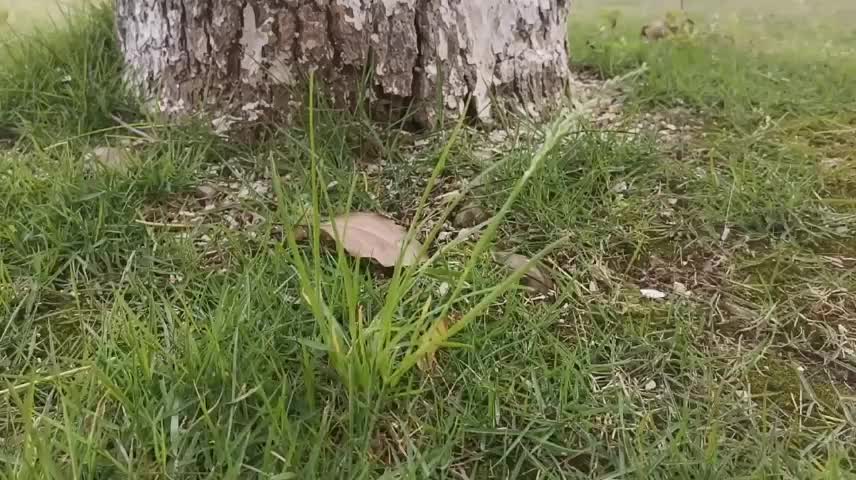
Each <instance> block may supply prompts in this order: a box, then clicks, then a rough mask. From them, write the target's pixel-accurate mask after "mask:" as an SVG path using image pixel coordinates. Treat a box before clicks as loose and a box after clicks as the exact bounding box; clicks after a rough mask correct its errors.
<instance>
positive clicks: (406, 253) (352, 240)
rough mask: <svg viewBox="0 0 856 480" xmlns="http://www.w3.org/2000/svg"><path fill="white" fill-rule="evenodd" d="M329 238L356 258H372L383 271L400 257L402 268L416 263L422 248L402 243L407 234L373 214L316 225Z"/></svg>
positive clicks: (352, 215) (412, 241)
mask: <svg viewBox="0 0 856 480" xmlns="http://www.w3.org/2000/svg"><path fill="white" fill-rule="evenodd" d="M319 227H320V228H321V231H323V232H324V233H326V234H327V235H328V236H329V237H330V238H332V239H333V240H336V237H337V234H338V237H339V238H338V241H340V242H342V247H344V249H345V251H346V252H348V253H349V254H351V255H353V256H355V257H357V258H371V259H374V260H375V261H377V262H378V263H380V264H381V265H383V266H384V267H394V266H395V263H396V262H397V261H398V259H399V257H401V264H402V265H403V266H409V265H413V264H415V263H418V262H419V260H420V258H419V252H420V251H421V250H422V245H421V244H420V243H419V242H417V241H416V240H410V242H409V243H407V247H406V248H405V247H404V243H405V240H406V237H407V230H406V229H405V228H404V227H402V226H401V225H398V224H397V223H395V222H393V221H392V220H390V219H388V218H386V217H384V216H381V215H378V214H376V213H366V212H352V213H348V214H345V215H340V216H338V217H336V218H334V219H333V220H332V221H330V222H325V223H322V224H321V225H319Z"/></svg>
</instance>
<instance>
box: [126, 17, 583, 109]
mask: <svg viewBox="0 0 856 480" xmlns="http://www.w3.org/2000/svg"><path fill="white" fill-rule="evenodd" d="M116 5H117V10H116V15H117V30H118V33H119V39H120V42H121V46H122V50H123V53H124V55H125V59H126V62H127V64H128V67H129V68H128V76H129V79H130V80H131V81H132V83H133V84H134V85H136V86H138V87H139V88H140V90H141V91H142V92H144V93H145V94H146V95H148V96H150V97H151V98H152V99H155V100H156V105H157V106H158V108H159V109H160V110H162V111H166V112H169V113H179V114H181V113H186V112H188V111H190V110H193V111H196V110H202V111H207V112H210V113H216V114H221V115H229V116H236V117H239V118H244V119H247V118H248V117H251V116H252V117H258V116H260V115H262V113H260V112H258V111H256V108H263V109H264V110H266V111H265V112H264V115H262V117H267V116H268V115H270V114H284V115H285V119H286V120H288V119H289V117H290V116H291V115H292V114H294V113H295V112H299V114H302V110H301V109H300V106H301V105H302V99H303V98H304V94H303V89H302V85H303V82H302V80H304V79H305V78H306V77H307V76H308V75H309V73H310V72H314V74H315V75H316V78H317V79H318V80H319V82H320V83H321V84H322V85H323V88H324V90H325V93H326V94H327V95H328V96H329V98H330V100H332V102H333V104H334V105H336V106H340V107H343V108H353V107H354V106H355V103H356V101H357V100H356V99H357V98H363V99H367V100H368V101H369V102H370V103H371V105H370V109H371V111H372V112H373V113H375V114H378V115H384V116H388V117H391V118H393V119H394V118H396V117H400V115H402V114H403V112H405V111H406V110H407V108H408V107H409V106H411V104H413V106H415V108H414V109H412V110H413V111H414V112H415V113H416V115H415V120H416V121H417V122H418V123H419V124H421V125H423V126H427V125H430V124H432V123H433V122H434V121H435V120H436V118H438V117H439V116H440V115H441V114H443V115H444V116H445V118H455V117H458V116H460V115H473V116H477V117H478V118H479V119H481V120H483V121H490V119H491V117H492V114H493V111H492V107H493V103H494V101H495V100H499V101H502V102H506V103H509V104H511V105H516V106H518V107H520V109H521V110H523V111H525V112H526V113H528V114H530V115H535V116H537V115H539V114H541V113H542V112H544V111H545V110H547V109H549V108H550V107H551V106H555V105H556V100H557V98H558V97H560V96H561V95H562V94H563V93H564V90H565V85H566V82H567V79H568V54H567V49H566V34H567V24H566V19H567V15H568V9H569V2H568V0H481V1H473V0H280V1H276V2H274V1H271V0H117V1H116ZM366 79H367V80H368V81H366ZM361 87H362V88H365V91H358V88H361ZM438 100H440V101H438ZM468 108H469V110H468V111H467V109H468ZM248 112H249V113H248Z"/></svg>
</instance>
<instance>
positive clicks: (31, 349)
mask: <svg viewBox="0 0 856 480" xmlns="http://www.w3.org/2000/svg"><path fill="white" fill-rule="evenodd" d="M627 18H629V15H628V16H627V17H625V18H624V19H623V21H622V23H620V24H619V27H618V29H617V30H614V31H612V30H608V29H607V30H605V31H600V30H598V24H597V23H596V22H597V21H598V20H596V19H594V17H592V18H589V17H587V16H585V15H580V20H578V21H577V22H576V23H575V25H574V28H573V29H572V31H573V33H574V34H573V35H572V45H573V48H574V52H576V59H575V68H576V69H579V70H585V71H588V72H595V73H596V74H597V75H601V76H604V77H611V76H614V75H620V74H623V73H626V72H628V71H632V70H634V69H637V68H638V67H639V66H640V65H642V64H643V63H645V64H647V66H648V68H647V70H646V71H645V72H644V73H642V74H641V75H639V76H637V77H634V78H633V80H630V81H629V83H627V84H626V86H625V89H626V98H625V100H624V106H623V112H622V115H621V118H619V119H618V120H617V122H618V125H616V126H615V128H609V129H598V128H597V127H596V126H595V125H594V124H593V125H580V126H579V128H575V129H574V130H572V131H571V132H568V133H567V134H566V135H563V136H561V138H557V139H556V140H557V142H556V144H555V145H554V148H551V149H545V150H543V151H542V152H541V153H540V154H536V152H537V151H538V148H539V146H540V145H541V144H542V142H543V141H544V138H545V137H544V136H543V135H542V134H541V133H534V134H531V133H520V134H519V135H518V134H517V133H516V132H517V131H518V128H517V127H516V126H515V125H508V128H507V131H508V132H509V137H510V138H511V140H509V141H508V142H507V145H505V147H507V148H505V147H503V148H501V149H498V150H497V151H493V150H490V149H486V145H488V146H489V144H491V143H495V142H489V141H488V140H487V139H485V138H483V137H484V135H483V134H481V133H479V132H477V131H474V130H471V129H469V128H461V129H459V130H456V131H455V132H454V133H453V132H452V131H448V132H439V133H437V134H435V135H433V136H429V137H425V138H424V139H423V138H419V139H415V140H416V141H415V142H413V141H412V140H411V139H410V137H409V136H408V135H407V134H404V133H400V132H395V131H383V130H379V129H378V130H375V131H372V132H368V131H366V130H365V129H367V128H370V127H368V126H366V125H365V124H364V123H362V122H356V121H353V122H352V121H350V120H349V119H347V118H344V116H342V115H338V116H329V115H326V113H325V112H320V111H319V112H314V118H313V124H312V125H311V127H309V128H306V129H305V130H302V131H300V130H290V131H283V132H280V133H279V134H278V135H274V136H273V138H271V139H270V141H269V142H268V143H266V144H264V145H257V146H254V147H241V146H235V145H229V144H226V143H224V142H223V141H222V140H221V139H219V138H217V137H216V136H214V135H213V134H211V133H210V132H208V131H207V129H206V128H205V126H194V125H187V126H172V125H163V124H160V123H159V122H156V121H153V120H144V117H143V116H142V115H140V113H139V111H138V108H137V107H136V103H135V101H134V99H133V98H132V97H131V96H129V95H127V94H126V93H124V92H125V89H123V88H122V82H121V71H120V62H119V56H118V55H117V53H116V47H115V45H114V43H113V41H112V35H111V26H110V19H109V11H106V10H97V11H96V12H95V13H94V14H93V15H89V16H86V17H73V18H72V19H70V20H69V21H68V22H67V23H66V24H64V26H63V27H62V28H59V29H57V30H56V31H51V32H46V31H40V32H38V33H37V34H35V35H33V36H30V37H26V38H18V39H15V40H13V41H10V42H7V43H6V44H5V47H4V50H3V53H2V54H0V58H2V62H3V68H2V69H0V127H3V128H5V129H6V131H7V132H9V135H8V139H7V140H6V141H5V143H3V144H0V145H2V146H0V319H2V320H1V321H0V351H2V355H0V476H3V477H4V478H69V477H71V478H105V477H134V478H152V477H157V478H164V477H170V478H197V477H198V478H218V479H219V478H244V477H260V478H273V479H280V480H281V479H289V478H618V477H622V478H623V477H626V478H646V479H647V478H685V477H691V478H770V477H776V478H850V475H851V474H850V473H849V472H852V471H854V470H856V465H854V458H856V451H854V443H853V440H852V439H853V438H856V432H854V429H856V424H854V420H853V418H854V399H856V388H854V386H856V374H854V373H853V372H854V368H856V358H854V353H853V351H854V348H856V337H854V332H856V322H854V320H856V317H854V313H853V312H856V300H854V293H853V292H854V291H856V277H854V268H856V263H854V260H853V259H854V257H856V243H854V241H853V231H854V230H856V213H854V210H853V197H854V192H856V174H854V172H856V170H854V165H856V164H854V158H853V156H852V151H853V147H854V144H853V138H854V137H853V135H852V131H853V128H856V127H854V126H856V103H854V99H856V91H854V90H855V89H856V86H854V85H853V84H852V82H850V81H848V79H851V78H856V76H854V74H856V63H853V62H852V61H851V60H850V59H848V58H846V57H840V56H837V54H836V52H837V50H836V49H835V48H830V49H827V50H815V49H804V50H802V51H795V50H793V49H789V50H787V51H776V50H775V49H770V48H766V47H764V46H763V45H760V46H759V45H749V44H745V43H743V42H740V41H735V42H731V41H729V40H727V39H725V38H723V36H722V35H718V34H714V33H709V32H708V33H704V34H702V35H699V36H697V37H695V38H691V39H673V40H669V41H665V42H660V43H656V44H646V43H643V42H641V41H639V40H638V39H637V36H636V33H638V32H637V30H638V29H637V28H636V27H635V26H633V23H632V20H627ZM706 22H707V19H704V20H700V21H699V23H702V24H704V25H707V23H706ZM762 27H763V25H753V28H757V29H761V28H762ZM765 28H768V31H767V34H769V35H770V36H773V37H775V34H776V32H777V31H778V30H776V29H779V28H781V24H780V23H778V22H775V21H773V20H770V24H769V26H768V27H765ZM846 39H847V37H833V38H832V39H830V40H829V41H830V42H833V43H832V44H831V45H833V47H834V46H835V45H838V44H837V43H835V42H837V41H838V42H841V44H842V45H844V44H846ZM587 42H588V43H587ZM646 114H648V115H652V116H653V117H645V115H646ZM114 116H119V117H122V118H124V119H125V120H126V121H127V122H131V123H133V124H134V125H135V126H137V127H138V128H140V129H143V130H145V131H146V132H147V133H148V134H149V135H150V136H152V137H153V138H154V139H155V140H154V141H151V142H148V141H146V142H142V143H138V142H137V140H138V138H137V137H136V136H135V135H134V134H133V133H131V132H129V131H128V130H127V129H126V128H124V127H122V126H121V125H117V124H116V122H115V120H114V118H113V117H114ZM651 118H658V119H663V121H664V122H668V123H674V124H677V125H679V126H683V125H684V124H686V125H691V126H692V128H690V129H689V130H687V131H688V132H689V134H688V135H686V136H682V137H677V138H676V139H672V140H668V141H664V140H663V137H662V136H658V134H656V133H655V132H653V131H650V129H649V128H647V126H650V124H652V123H653V122H654V121H653V120H650V119H651ZM646 119H648V120H646ZM597 120H598V119H593V122H596V121H597ZM639 121H642V122H643V123H645V122H647V124H646V128H643V129H642V131H641V132H640V133H638V134H627V133H623V132H626V131H631V130H632V126H633V125H635V124H636V123H637V122H639ZM524 131H525V130H524V129H520V132H524ZM367 135H377V136H378V137H379V138H381V139H382V140H384V141H385V146H386V150H387V152H386V155H387V156H388V158H390V159H394V160H390V161H388V162H386V163H382V164H379V165H376V166H375V167H374V168H372V169H369V168H366V167H364V166H362V163H363V159H362V158H360V155H361V153H360V148H359V147H360V146H359V145H358V144H357V141H356V140H355V139H358V138H360V137H364V136H367ZM0 141H2V140H0ZM412 143H415V144H417V145H421V146H419V147H416V146H413V145H410V144H412ZM103 145H114V146H120V147H121V148H126V149H129V150H131V151H132V152H133V153H132V155H131V157H132V160H133V161H132V162H130V164H129V165H128V167H127V169H121V170H116V169H111V168H107V167H103V166H100V165H99V164H98V162H94V161H93V160H91V157H90V155H89V152H90V151H91V149H92V148H93V147H96V146H103ZM533 158H534V159H536V160H537V162H534V164H535V165H536V166H537V169H532V166H533ZM497 160H499V162H498V163H497V166H496V167H495V168H494V169H493V170H492V171H490V172H489V173H488V174H487V175H486V177H487V178H486V179H485V180H484V183H483V184H478V183H477V184H476V185H475V186H474V187H473V191H472V192H471V193H470V194H469V195H468V197H467V198H466V199H465V200H463V201H464V202H470V201H475V202H477V203H478V204H479V205H480V206H481V207H483V208H484V209H486V210H488V211H490V212H491V213H495V212H500V211H505V212H506V213H507V214H506V216H505V218H504V221H503V222H502V223H493V224H492V227H491V228H496V232H495V235H484V236H482V237H480V240H471V241H467V242H463V243H460V244H457V245H452V246H447V247H445V248H443V249H442V252H443V253H442V255H439V256H438V261H437V262H436V263H435V264H433V265H432V268H430V269H427V268H426V269H408V268H398V269H395V270H394V271H393V272H386V273H384V272H377V271H376V269H373V268H371V267H370V266H369V265H366V264H365V263H364V262H363V263H357V262H354V261H352V260H350V259H349V258H347V257H346V256H344V255H343V252H341V251H338V252H337V251H335V250H325V249H321V248H320V245H318V244H316V243H315V242H309V245H305V244H299V243H298V242H296V241H295V239H294V238H291V239H288V238H285V239H284V238H283V233H282V232H283V231H284V232H286V235H284V236H285V237H288V232H290V231H292V230H291V229H290V228H288V226H289V225H294V224H295V223H296V222H298V221H300V219H301V218H302V215H303V213H304V212H305V211H306V210H307V209H311V211H312V212H314V213H317V214H318V217H319V218H320V217H324V216H326V215H328V214H335V213H340V212H342V211H344V210H345V209H347V208H348V207H349V206H350V208H353V209H359V210H372V211H383V212H386V213H388V214H390V215H391V216H393V217H395V218H397V219H399V220H400V221H401V222H402V223H406V224H410V223H418V221H419V220H426V219H427V220H426V222H425V223H424V225H422V228H415V229H414V232H415V233H416V234H417V236H419V237H420V238H421V239H423V240H424V235H425V234H426V232H429V231H431V229H432V228H435V227H436V228H437V230H436V231H435V232H434V233H435V234H436V235H437V236H438V238H440V239H441V240H440V241H441V242H448V236H447V234H449V233H451V234H452V235H454V234H456V231H455V230H450V229H449V227H448V224H444V223H443V222H438V221H437V219H438V218H442V216H443V212H444V211H446V210H447V208H448V207H447V206H446V204H445V203H443V202H442V200H441V199H440V198H439V197H440V196H441V194H442V193H448V192H452V191H454V190H456V189H460V188H461V187H462V185H463V181H464V180H467V179H469V178H472V177H474V176H475V175H477V174H479V173H481V172H484V171H485V170H486V169H487V168H488V167H489V166H490V165H492V164H494V162H496V161H497ZM527 172H528V173H527ZM526 175H531V177H529V178H528V181H525V182H524V181H521V179H522V178H524V177H525V176H526ZM271 177H273V178H274V180H271ZM200 186H214V187H215V189H216V190H217V191H218V193H217V194H216V195H215V196H214V197H213V198H212V197H210V196H209V195H208V194H200V189H199V187H200ZM426 193H427V196H425V197H423V194H426ZM421 198H425V200H424V201H420V199H421ZM446 198H448V196H447V197H446ZM215 199H216V201H215ZM512 200H513V201H512ZM567 239H569V240H567ZM557 241H563V242H564V243H560V244H559V245H558V247H556V246H555V242H557ZM426 243H427V242H426ZM550 246H553V247H555V248H554V249H553V250H551V251H548V250H544V249H545V247H550ZM495 250H506V251H507V250H514V251H518V252H521V253H524V254H527V255H531V256H536V255H537V254H539V252H540V253H541V254H545V255H546V256H545V260H546V262H547V264H548V265H549V266H551V267H552V269H553V271H554V277H555V280H556V281H557V283H558V287H557V293H556V295H555V298H553V299H541V298H539V297H537V296H533V295H532V294H531V293H527V292H524V291H521V290H519V289H517V288H516V287H515V286H514V285H515V284H516V281H514V280H515V279H514V278H510V279H509V278H508V277H507V274H506V273H505V272H504V271H503V270H502V269H501V268H500V267H498V266H496V265H494V264H493V263H492V262H491V261H490V259H489V257H490V252H491V251H495ZM436 251H437V250H435V249H433V248H432V249H431V251H430V252H429V253H432V254H433V253H434V252H436ZM519 273H520V272H519ZM444 283H445V284H446V286H445V287H444V286H443V284H444ZM640 288H653V289H659V290H661V291H664V292H666V293H667V294H668V297H667V298H666V299H665V300H662V301H655V300H650V299H646V298H643V297H642V296H641V295H640ZM444 291H445V293H444ZM685 291H686V292H689V293H685ZM456 321H457V323H456ZM331 327H332V328H331ZM330 332H332V333H330ZM450 334H454V335H451V336H450V338H447V336H449V335H450Z"/></svg>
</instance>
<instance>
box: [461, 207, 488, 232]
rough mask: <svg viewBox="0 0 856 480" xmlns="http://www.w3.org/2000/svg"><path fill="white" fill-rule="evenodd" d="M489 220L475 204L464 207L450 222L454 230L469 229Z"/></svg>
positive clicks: (485, 213)
mask: <svg viewBox="0 0 856 480" xmlns="http://www.w3.org/2000/svg"><path fill="white" fill-rule="evenodd" d="M488 218H490V216H489V215H488V214H487V212H485V211H484V209H483V208H481V207H479V206H478V205H475V204H472V203H470V204H467V205H465V206H464V207H463V208H462V209H461V210H460V211H459V212H458V214H457V215H455V218H454V219H453V221H452V225H454V227H455V228H471V227H475V226H476V225H478V224H480V223H482V222H484V221H485V220H487V219H488Z"/></svg>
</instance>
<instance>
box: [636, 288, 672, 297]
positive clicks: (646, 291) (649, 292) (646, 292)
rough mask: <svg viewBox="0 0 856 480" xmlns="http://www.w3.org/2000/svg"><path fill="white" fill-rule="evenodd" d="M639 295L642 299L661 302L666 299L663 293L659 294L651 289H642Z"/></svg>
mask: <svg viewBox="0 0 856 480" xmlns="http://www.w3.org/2000/svg"><path fill="white" fill-rule="evenodd" d="M639 293H640V294H641V295H642V296H643V297H645V298H648V299H651V300H662V299H664V298H666V293H665V292H661V291H660V290H656V289H653V288H642V289H640V290H639Z"/></svg>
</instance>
